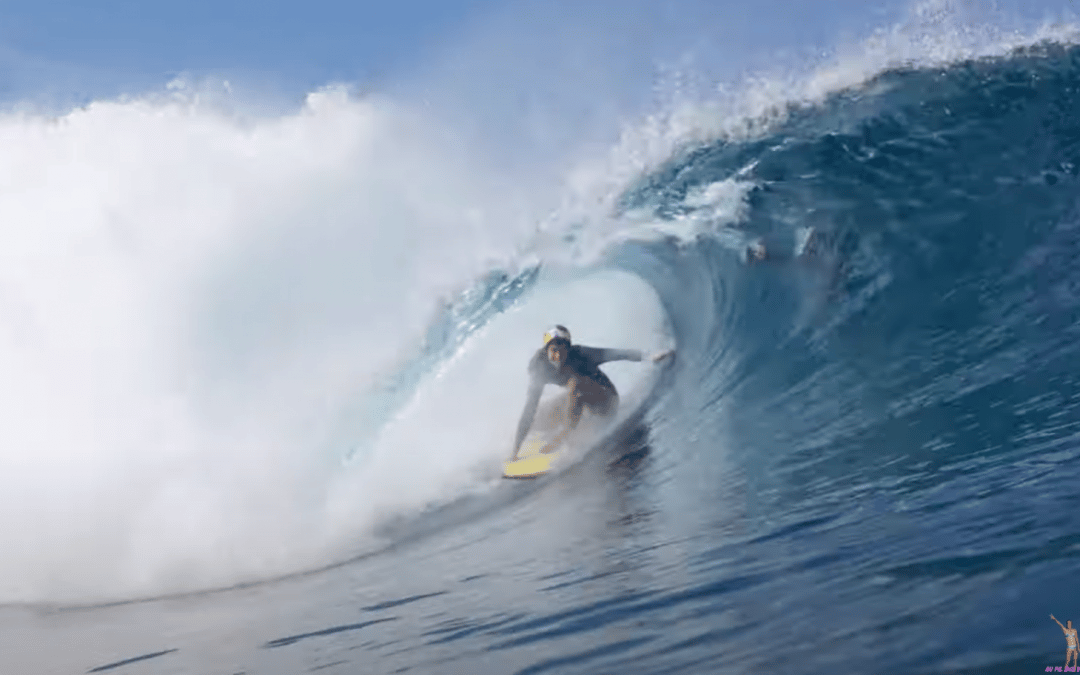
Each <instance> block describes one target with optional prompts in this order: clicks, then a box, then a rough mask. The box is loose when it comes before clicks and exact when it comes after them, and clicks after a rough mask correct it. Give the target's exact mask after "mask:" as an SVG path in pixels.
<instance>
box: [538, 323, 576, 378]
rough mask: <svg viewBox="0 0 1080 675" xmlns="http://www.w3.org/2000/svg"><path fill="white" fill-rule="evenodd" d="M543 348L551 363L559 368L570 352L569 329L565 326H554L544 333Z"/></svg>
mask: <svg viewBox="0 0 1080 675" xmlns="http://www.w3.org/2000/svg"><path fill="white" fill-rule="evenodd" d="M544 350H545V352H546V353H547V358H548V361H550V362H551V365H553V366H555V367H556V368H559V367H561V366H562V364H563V363H565V362H566V356H567V354H569V353H570V331H569V330H567V329H566V326H555V327H554V328H550V329H548V331H547V332H546V333H544Z"/></svg>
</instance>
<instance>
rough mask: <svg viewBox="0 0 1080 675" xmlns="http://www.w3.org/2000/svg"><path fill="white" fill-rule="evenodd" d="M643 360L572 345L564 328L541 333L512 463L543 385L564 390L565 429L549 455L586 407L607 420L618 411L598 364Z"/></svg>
mask: <svg viewBox="0 0 1080 675" xmlns="http://www.w3.org/2000/svg"><path fill="white" fill-rule="evenodd" d="M673 353H674V352H673V351H672V350H670V349H669V350H665V351H661V352H658V353H656V354H654V355H652V356H651V357H649V358H650V360H652V361H653V362H659V361H662V360H663V359H665V358H667V357H668V356H671V355H672V354H673ZM644 358H645V355H644V353H643V352H641V351H639V350H637V349H602V348H599V347H585V346H582V345H574V344H571V343H570V331H569V330H567V329H566V326H555V327H554V328H551V329H550V330H548V331H547V332H546V333H544V346H543V347H541V348H540V349H538V350H537V351H536V354H534V355H533V357H532V360H530V361H529V390H528V395H527V397H526V401H525V409H524V410H523V411H522V413H521V420H520V421H519V422H518V429H517V437H516V438H515V439H514V454H513V456H512V457H511V461H514V460H516V459H517V453H518V450H520V449H521V443H522V441H524V440H525V436H526V435H527V434H528V433H529V428H530V427H531V426H532V424H533V418H534V417H535V416H536V408H537V406H538V405H539V404H540V393H541V392H542V391H543V390H544V385H546V384H555V385H558V386H560V387H566V389H567V424H566V427H565V428H564V429H562V430H561V431H560V432H559V433H558V434H557V435H556V436H555V438H554V439H552V440H551V442H549V443H548V444H547V445H546V446H545V448H544V450H542V452H551V451H553V450H554V449H555V448H557V447H558V446H559V444H560V443H562V441H563V440H564V439H565V438H566V436H567V434H569V433H570V432H571V431H572V430H573V429H575V428H576V427H577V425H578V422H580V421H581V413H582V411H583V410H584V408H586V407H587V408H588V409H589V412H591V413H592V414H594V415H599V416H608V415H611V414H613V413H614V412H615V410H616V408H617V407H618V405H619V392H617V391H616V390H615V385H614V384H612V382H611V380H610V379H609V378H608V376H607V375H605V374H604V373H603V372H602V371H601V370H600V368H599V366H600V364H601V363H607V362H608V361H641V360H643V359H644Z"/></svg>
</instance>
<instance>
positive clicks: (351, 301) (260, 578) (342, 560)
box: [0, 27, 1080, 675]
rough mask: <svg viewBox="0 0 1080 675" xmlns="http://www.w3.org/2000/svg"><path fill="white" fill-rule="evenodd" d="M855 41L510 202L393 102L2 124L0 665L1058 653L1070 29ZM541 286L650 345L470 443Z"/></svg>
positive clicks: (1034, 668)
mask: <svg viewBox="0 0 1080 675" xmlns="http://www.w3.org/2000/svg"><path fill="white" fill-rule="evenodd" d="M893 38H895V39H899V38H896V36H895V35H894V36H893V37H892V38H888V36H886V38H882V40H879V41H873V42H871V43H869V44H868V45H867V46H866V49H865V50H864V52H863V53H862V54H861V55H859V56H857V57H856V56H850V55H849V56H847V57H845V58H844V59H841V60H840V61H839V62H838V63H837V64H833V65H831V66H829V67H827V68H826V67H823V68H821V69H819V70H817V71H815V72H814V73H811V74H808V75H799V76H797V77H795V78H794V79H793V81H790V82H787V83H785V84H784V86H780V85H779V84H777V83H773V84H771V85H770V84H769V83H764V84H760V83H759V84H760V87H758V88H756V89H754V90H752V91H743V92H741V93H739V94H736V95H733V98H732V99H731V100H727V101H721V102H714V104H712V105H710V104H705V103H698V104H695V105H693V106H688V107H686V108H681V109H678V110H674V109H673V110H670V111H668V112H669V113H670V114H669V115H668V116H666V117H664V118H663V120H662V121H658V120H657V119H653V120H649V121H646V122H642V123H640V124H639V125H638V126H636V127H634V129H633V133H628V134H626V135H625V136H624V139H623V141H622V143H621V145H619V146H617V147H615V148H612V151H611V153H610V154H609V155H608V156H607V157H606V158H605V160H604V161H602V162H597V163H595V164H593V165H591V166H590V167H589V168H588V171H584V172H583V173H582V174H581V175H588V176H590V177H591V178H590V179H589V180H584V182H583V183H581V184H579V185H578V186H577V187H575V188H574V190H570V191H569V193H568V195H567V198H566V200H565V202H564V204H563V206H562V207H560V208H559V209H558V210H557V211H556V212H555V213H552V214H545V217H544V218H542V219H541V220H540V221H537V220H536V219H531V218H528V217H522V216H521V214H520V212H519V211H518V210H517V207H516V205H515V204H514V203H512V200H509V199H507V197H506V195H505V194H504V193H503V192H501V191H500V190H499V189H498V186H497V184H496V186H495V187H492V184H491V183H488V182H486V181H483V180H472V179H471V177H475V175H476V174H475V171H470V170H464V169H463V167H462V164H461V159H460V156H459V155H458V154H456V151H455V146H454V143H453V142H452V140H450V139H448V137H446V136H444V135H442V134H441V133H440V132H439V131H438V130H437V129H434V130H433V128H432V127H430V126H428V125H427V124H426V123H425V121H424V120H423V119H421V118H420V117H418V116H417V115H416V114H415V113H413V112H410V111H409V110H408V109H405V108H403V107H402V106H399V105H397V104H394V103H393V102H391V101H388V100H382V99H361V100H357V99H356V98H354V97H350V96H349V95H347V94H345V93H343V92H340V91H335V90H327V91H323V92H318V93H316V94H312V95H311V96H310V97H309V99H308V101H307V103H306V104H305V106H304V108H303V110H302V111H301V112H299V113H297V114H296V115H290V116H284V117H280V118H273V119H260V120H255V121H249V122H246V123H240V122H238V121H237V120H236V119H235V118H233V117H230V116H229V115H227V114H224V113H222V112H221V111H219V110H215V109H212V108H207V107H206V106H204V105H201V104H200V103H199V102H198V101H196V100H192V99H191V98H185V97H183V96H181V95H177V96H176V97H173V98H165V99H153V100H151V99H147V100H135V101H125V102H100V103H95V104H92V105H90V106H88V107H87V108H85V109H81V110H78V111H75V112H72V113H69V114H67V115H65V116H63V117H60V118H58V119H45V118H39V117H35V116H32V115H8V116H6V117H4V118H3V119H2V120H0V139H2V142H3V144H4V147H5V148H6V149H7V153H6V154H5V156H4V157H3V158H0V172H2V175H3V176H4V182H5V183H6V184H8V185H9V186H11V189H10V190H8V191H6V192H5V194H3V195H0V221H2V222H4V223H7V227H5V229H4V230H3V233H2V235H0V236H3V237H4V244H3V246H0V260H2V264H0V359H2V362H3V372H4V373H5V375H4V377H3V379H2V380H0V410H2V411H3V413H4V414H3V422H2V424H3V440H4V449H3V451H2V452H0V506H2V510H0V541H3V555H2V556H0V655H3V658H2V661H3V664H4V665H3V672H5V673H8V672H10V673H20V674H24V673H25V674H27V675H35V674H37V673H49V674H52V673H86V672H108V673H117V674H119V673H125V674H126V673H132V674H137V673H154V674H159V673H161V674H171V673H199V674H207V675H211V674H222V675H235V674H239V673H244V674H245V675H256V674H268V675H277V674H293V673H304V672H325V673H405V672H413V673H470V674H472V673H475V674H478V675H479V674H484V673H491V674H496V673H499V674H501V673H517V674H520V675H529V674H533V673H560V674H561V673H582V674H584V673H589V674H594V673H611V674H615V673H619V674H627V673H641V674H643V675H644V674H648V675H657V674H662V673H672V674H674V673H769V672H781V671H786V672H796V673H806V674H819V673H820V674H825V673H880V674H886V673H920V674H921V673H925V674H931V673H980V674H993V675H1004V674H1006V673H1007V674H1013V673H1034V672H1044V670H1045V668H1046V667H1047V666H1057V665H1063V663H1064V659H1063V652H1064V645H1063V640H1062V638H1061V637H1060V636H1059V635H1058V633H1059V629H1058V627H1057V626H1056V625H1055V624H1053V622H1052V621H1050V619H1049V616H1048V615H1049V614H1051V613H1053V614H1054V615H1055V616H1057V617H1058V618H1059V619H1060V620H1061V621H1062V622H1064V621H1066V620H1069V619H1072V620H1074V621H1080V584H1078V583H1077V581H1076V580H1077V572H1078V571H1080V478H1078V475H1080V474H1078V470H1077V466H1078V465H1077V461H1078V460H1080V409H1078V401H1080V365H1077V364H1078V363H1080V361H1078V357H1080V353H1078V352H1080V268H1078V266H1077V264H1076V261H1077V259H1078V255H1080V115H1078V114H1077V111H1078V110H1080V48H1078V47H1076V46H1074V40H1073V34H1072V33H1071V32H1070V30H1069V29H1068V28H1067V27H1065V28H1061V27H1059V28H1056V29H1054V30H1046V31H1043V32H1040V33H1038V34H1034V35H1013V34H1010V35H1008V36H1006V37H1002V36H1000V35H991V36H989V37H987V36H986V35H985V34H984V35H981V36H980V37H979V39H978V40H975V39H974V38H973V39H971V40H967V39H966V38H963V36H961V37H957V36H956V35H953V34H951V33H950V34H948V35H946V36H941V39H940V40H938V41H931V42H927V41H914V42H905V43H903V44H899V43H897V42H895V41H890V40H892V39H893ZM901 42H902V41H901ZM148 139H151V141H152V142H150V141H148ZM597 186H600V187H597ZM553 323H563V324H566V325H567V326H569V327H570V329H571V331H572V332H573V334H574V337H575V339H576V340H578V341H580V342H582V343H586V344H594V345H601V346H618V347H635V348H641V349H646V350H657V349H662V348H666V347H670V346H674V347H675V348H676V350H677V354H676V358H675V359H674V361H673V362H672V363H671V364H670V366H669V367H666V368H659V367H655V366H652V365H647V364H637V363H615V364H610V365H609V366H605V369H606V370H607V372H609V373H610V374H611V376H612V379H613V380H614V381H615V383H616V385H617V386H618V387H619V388H620V391H621V392H622V393H623V405H622V407H621V414H620V417H619V419H618V420H617V422H618V423H617V424H616V425H615V426H614V427H612V428H610V429H609V430H608V433H607V435H605V436H603V437H602V438H601V439H599V440H597V441H596V442H595V443H594V444H593V445H592V446H590V447H589V448H583V449H582V450H583V456H582V457H581V458H580V460H579V461H578V462H577V463H576V464H574V465H573V466H572V467H570V468H568V469H567V470H566V471H563V472H561V473H559V474H558V475H552V476H548V477H545V478H542V479H539V480H535V481H524V482H517V481H505V480H502V479H501V478H500V475H499V473H500V468H501V462H502V460H503V459H505V456H506V455H507V453H508V450H509V448H508V443H509V442H510V439H511V438H512V435H513V430H514V427H515V425H516V422H517V414H518V412H519V410H520V407H521V405H522V404H523V401H524V392H525V384H526V375H525V365H526V363H527V360H528V358H529V356H530V355H531V353H532V352H533V350H535V349H536V348H537V347H538V346H539V337H540V335H541V334H542V332H543V330H544V329H545V328H546V327H547V326H548V325H550V324H553ZM586 450H587V452H585V451H586Z"/></svg>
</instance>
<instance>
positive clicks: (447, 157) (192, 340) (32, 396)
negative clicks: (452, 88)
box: [0, 90, 524, 602]
mask: <svg viewBox="0 0 1080 675" xmlns="http://www.w3.org/2000/svg"><path fill="white" fill-rule="evenodd" d="M0 143H2V144H3V147H4V153H3V155H2V156H0V182H2V184H3V185H4V190H3V192H0V223H2V224H3V226H2V228H0V372H2V373H3V376H2V377H0V444H2V445H0V541H3V542H4V555H3V556H0V602H4V601H32V600H43V599H66V600H80V599H92V598H103V597H105V598H109V597H116V596H127V595H140V594H153V593H160V592H165V591H170V590H180V589H189V588H198V587H202V586H206V585H215V584H222V583H230V582H232V581H235V580H238V579H245V578H253V577H259V576H263V575H266V574H271V573H276V572H280V571H285V570H290V569H296V568H298V567H303V566H305V565H309V564H314V563H316V562H319V561H324V560H326V558H327V555H329V554H328V551H329V550H330V549H332V548H333V547H334V546H335V545H336V543H337V542H335V541H331V540H329V539H328V537H329V536H331V535H336V534H337V533H338V532H339V530H338V529H336V528H335V527H333V526H332V524H327V523H326V522H325V520H324V519H325V517H326V514H325V510H324V504H325V498H326V494H327V492H326V490H327V485H328V484H329V482H330V481H331V480H332V476H333V472H334V471H336V470H337V467H338V461H337V457H334V456H331V454H330V453H327V452H325V446H324V442H325V441H326V439H325V437H324V435H325V433H326V430H327V428H328V427H329V420H330V419H332V418H333V417H334V416H335V415H336V414H337V413H338V412H339V410H338V408H337V406H338V405H339V404H340V403H341V401H343V400H345V399H346V398H347V396H348V395H349V394H351V393H354V392H355V391H356V390H357V389H358V388H362V387H363V386H364V383H365V382H366V381H368V380H369V378H370V377H371V376H372V374H373V373H375V372H386V371H387V370H389V369H392V368H393V367H394V365H395V363H396V360H397V358H398V357H399V356H400V354H401V353H402V351H404V350H407V349H409V348H411V347H412V346H413V345H414V344H415V341H416V339H417V337H418V335H419V334H420V332H421V328H422V326H423V325H424V323H425V321H426V320H427V318H428V316H429V312H430V309H431V305H432V303H433V302H434V301H435V300H436V299H437V298H438V296H439V294H440V293H441V292H442V291H444V290H445V289H447V288H452V287H454V286H455V285H460V284H461V283H463V282H464V281H466V280H468V279H470V278H471V277H472V276H473V275H474V274H475V273H476V272H477V271H478V270H480V269H482V268H483V266H484V265H485V264H486V263H487V262H489V261H490V260H491V259H492V258H493V257H496V256H498V255H500V252H502V251H511V250H512V249H513V246H514V243H515V241H516V238H517V236H518V234H519V233H520V232H521V230H522V227H523V226H524V222H521V223H519V222H517V221H515V220H514V218H513V217H512V215H513V214H511V213H509V212H508V211H500V208H501V207H500V205H501V204H503V203H504V202H503V201H502V200H501V199H500V196H499V195H497V194H493V193H492V192H490V191H489V190H487V189H486V187H485V184H486V182H485V181H484V179H483V176H484V173H483V170H482V169H481V168H478V167H476V166H474V165H472V164H471V163H470V162H468V161H466V160H465V159H464V158H463V156H462V155H461V154H459V153H458V151H457V148H455V147H454V145H453V142H452V141H451V140H449V139H448V137H446V136H445V134H443V133H442V132H441V131H439V130H438V129H437V128H436V127H435V126H434V125H432V124H430V123H429V122H427V121H425V120H421V119H419V118H417V117H415V116H414V115H412V114H410V113H408V112H407V111H404V110H402V109H400V108H399V107H397V106H394V105H392V104H390V103H389V102H386V101H380V100H356V99H350V98H349V97H348V96H346V95H345V94H344V93H343V92H341V91H339V90H328V91H324V92H319V93H317V94H313V95H312V96H310V97H309V99H308V101H307V104H306V105H305V106H304V107H303V109H302V110H300V111H298V112H297V113H296V114H293V115H287V116H283V117H278V118H269V119H238V118H234V117H232V116H229V115H227V114H223V113H222V112H220V111H217V110H215V109H212V108H208V107H206V106H204V105H201V104H199V103H198V102H195V101H192V100H190V99H183V98H180V99H171V98H166V99H164V100H133V101H127V102H101V103H95V104H93V105H91V106H89V107H87V108H86V109H82V110H77V111H74V112H71V113H70V114H67V115H65V116H63V117H60V118H56V119H48V118H42V117H36V116H31V115H7V116H3V117H0ZM519 226H520V227H519Z"/></svg>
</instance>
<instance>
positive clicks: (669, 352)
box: [649, 349, 675, 363]
mask: <svg viewBox="0 0 1080 675" xmlns="http://www.w3.org/2000/svg"><path fill="white" fill-rule="evenodd" d="M674 355H675V350H674V349H665V350H663V351H659V352H656V353H655V354H653V355H652V356H650V357H649V360H650V361H652V362H653V363H660V362H661V361H663V360H664V359H666V358H668V357H670V356H674Z"/></svg>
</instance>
